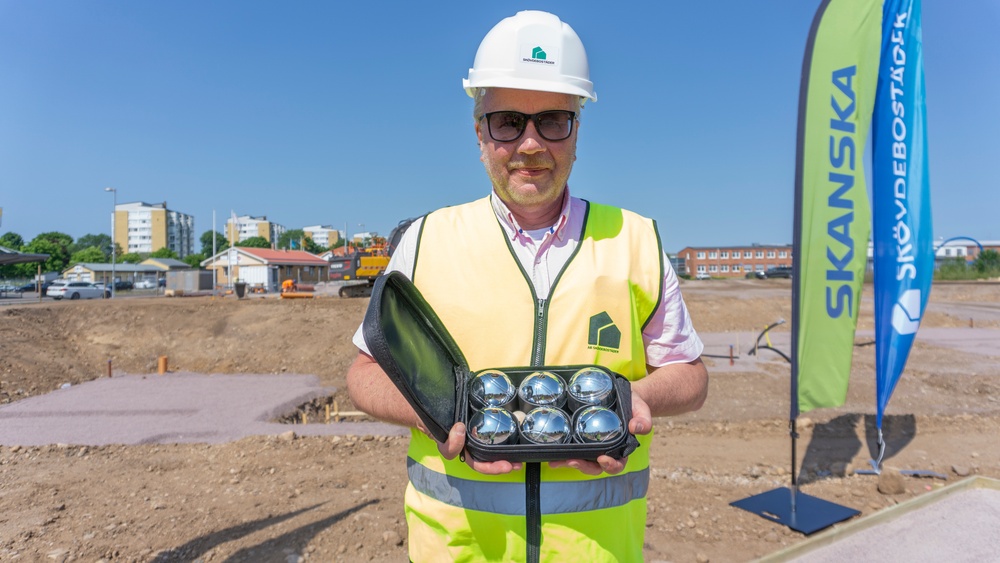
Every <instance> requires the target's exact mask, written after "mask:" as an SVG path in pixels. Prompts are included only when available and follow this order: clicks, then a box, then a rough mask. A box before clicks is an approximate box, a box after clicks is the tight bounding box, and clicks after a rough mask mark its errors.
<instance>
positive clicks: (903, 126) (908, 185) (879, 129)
mask: <svg viewBox="0 0 1000 563" xmlns="http://www.w3.org/2000/svg"><path fill="white" fill-rule="evenodd" d="M920 20H921V18H920V0H885V2H884V4H883V7H882V53H881V61H880V64H879V72H878V86H877V90H876V94H875V110H874V115H873V118H872V142H873V148H872V216H873V227H874V228H873V241H874V247H875V359H876V366H875V374H876V382H877V399H878V414H877V418H876V424H877V426H878V428H879V429H881V428H882V416H883V414H884V412H885V407H886V405H887V404H888V403H889V398H890V397H891V396H892V392H893V390H895V388H896V383H897V382H898V381H899V377H900V376H901V375H902V373H903V368H904V367H905V366H906V358H907V356H909V354H910V348H911V346H912V345H913V339H914V338H915V337H916V333H917V328H918V327H919V326H920V319H921V318H922V316H923V313H924V309H925V307H926V305H927V298H928V296H929V294H930V288H931V278H932V277H933V274H934V248H933V238H932V234H931V202H930V185H929V181H928V176H927V129H926V111H925V106H924V69H923V53H922V39H921V31H920Z"/></svg>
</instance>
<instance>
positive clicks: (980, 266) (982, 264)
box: [972, 249, 1000, 274]
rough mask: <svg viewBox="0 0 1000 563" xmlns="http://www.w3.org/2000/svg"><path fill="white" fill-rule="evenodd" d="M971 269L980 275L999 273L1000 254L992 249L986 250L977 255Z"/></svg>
mask: <svg viewBox="0 0 1000 563" xmlns="http://www.w3.org/2000/svg"><path fill="white" fill-rule="evenodd" d="M972 267H973V268H975V269H976V271H977V272H979V273H980V274H998V273H1000V252H997V251H996V250H993V249H986V250H984V251H982V252H980V253H979V256H977V257H976V261H975V262H973V264H972Z"/></svg>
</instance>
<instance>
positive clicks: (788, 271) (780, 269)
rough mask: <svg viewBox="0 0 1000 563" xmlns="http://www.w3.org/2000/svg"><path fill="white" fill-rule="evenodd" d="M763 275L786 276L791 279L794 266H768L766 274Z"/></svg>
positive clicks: (770, 276) (768, 277)
mask: <svg viewBox="0 0 1000 563" xmlns="http://www.w3.org/2000/svg"><path fill="white" fill-rule="evenodd" d="M762 277H763V278H765V279H770V278H784V279H788V280H790V279H792V267H791V266H777V267H774V268H768V269H767V270H765V271H764V275H763V276H762Z"/></svg>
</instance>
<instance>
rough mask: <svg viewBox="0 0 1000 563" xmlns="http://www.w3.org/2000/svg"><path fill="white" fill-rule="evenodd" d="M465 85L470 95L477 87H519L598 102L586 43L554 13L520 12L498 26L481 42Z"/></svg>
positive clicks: (520, 88) (473, 93) (473, 94)
mask: <svg viewBox="0 0 1000 563" xmlns="http://www.w3.org/2000/svg"><path fill="white" fill-rule="evenodd" d="M462 86H463V87H464V88H465V91H466V92H467V93H468V94H469V96H475V91H476V89H477V88H517V89H519V90H538V91H542V92H557V93H560V94H571V95H574V96H580V97H582V98H590V99H591V100H593V101H595V102H596V101H597V94H595V93H594V83H593V82H591V81H590V65H588V64H587V51H585V50H584V48H583V42H582V41H580V37H579V36H578V35H577V34H576V32H575V31H573V28H571V27H570V26H569V24H567V23H564V22H562V21H561V20H560V19H559V18H558V17H557V16H555V15H553V14H550V13H548V12H539V11H524V12H518V13H517V14H516V15H514V16H511V17H509V18H505V19H504V20H503V21H501V22H500V23H498V24H496V25H495V26H494V27H493V29H491V30H490V32H489V33H487V34H486V37H484V38H483V42H482V43H480V44H479V50H478V51H476V62H475V63H474V64H473V67H472V68H470V69H469V78H466V79H464V80H462Z"/></svg>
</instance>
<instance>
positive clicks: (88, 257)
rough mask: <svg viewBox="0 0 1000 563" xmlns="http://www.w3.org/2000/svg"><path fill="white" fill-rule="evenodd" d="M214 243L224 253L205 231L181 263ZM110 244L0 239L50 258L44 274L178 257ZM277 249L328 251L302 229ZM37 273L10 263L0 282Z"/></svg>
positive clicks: (91, 239)
mask: <svg viewBox="0 0 1000 563" xmlns="http://www.w3.org/2000/svg"><path fill="white" fill-rule="evenodd" d="M213 241H214V242H215V251H216V252H222V251H223V250H227V249H228V248H229V246H230V244H229V240H228V239H227V238H226V237H225V235H223V234H222V233H220V232H218V231H211V230H209V231H205V232H204V233H202V235H201V237H199V242H201V252H199V253H196V254H189V255H187V256H185V257H184V258H180V260H182V261H183V262H185V263H186V264H188V265H189V266H191V267H192V268H199V267H200V264H201V262H202V261H203V260H205V259H206V258H208V257H210V256H212V243H213ZM343 244H344V242H343V241H342V240H341V241H338V242H337V243H334V244H333V245H331V246H330V248H336V247H339V246H343ZM111 245H112V241H111V236H110V235H106V234H100V235H94V234H88V235H83V236H82V237H80V238H78V239H76V240H75V241H74V240H73V237H71V236H70V235H67V234H66V233H60V232H57V231H52V232H47V233H41V234H40V235H38V236H36V237H35V238H33V239H31V241H30V242H25V240H24V238H23V237H22V236H21V235H19V234H17V233H14V232H7V233H4V234H3V235H2V236H0V246H2V247H4V248H8V249H10V250H16V251H19V252H24V253H26V254H48V255H49V258H48V259H47V260H46V261H45V262H43V263H42V271H43V272H63V271H65V270H66V268H68V267H70V266H72V265H73V264H81V263H86V262H90V263H102V264H109V263H111V259H112V254H113V255H114V260H115V263H117V264H138V263H139V262H142V261H143V260H146V259H147V258H174V259H177V258H178V256H177V253H176V252H174V251H173V250H170V249H169V248H166V247H164V248H161V249H159V250H156V251H154V252H123V251H122V247H121V245H119V244H117V243H114V252H113V253H112V246H111ZM235 246H241V247H250V248H271V243H270V242H268V241H267V239H265V238H264V237H251V238H249V239H247V240H245V241H242V242H238V243H236V245H235ZM276 246H277V248H283V249H291V250H305V251H307V252H312V253H313V254H321V253H323V252H326V250H327V249H326V248H324V247H322V246H320V245H318V244H316V243H315V242H314V241H313V240H312V239H311V238H309V237H307V236H305V232H304V231H303V230H302V229H292V230H289V231H285V232H284V233H282V235H281V236H280V237H279V238H278V242H277V245H276ZM37 271H38V264H37V263H27V264H9V265H6V266H0V279H16V278H22V279H23V278H32V277H34V275H35V274H36V272H37Z"/></svg>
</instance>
